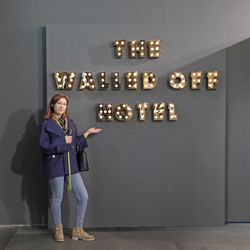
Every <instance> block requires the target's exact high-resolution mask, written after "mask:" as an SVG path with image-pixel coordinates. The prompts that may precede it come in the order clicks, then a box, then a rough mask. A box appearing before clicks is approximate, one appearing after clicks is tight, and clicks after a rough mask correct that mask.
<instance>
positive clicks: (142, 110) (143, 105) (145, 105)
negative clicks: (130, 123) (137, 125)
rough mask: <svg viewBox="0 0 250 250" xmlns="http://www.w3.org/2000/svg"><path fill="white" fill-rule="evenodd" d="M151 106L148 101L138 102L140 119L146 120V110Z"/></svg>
mask: <svg viewBox="0 0 250 250" xmlns="http://www.w3.org/2000/svg"><path fill="white" fill-rule="evenodd" d="M148 108H149V104H148V102H144V103H138V104H137V109H139V111H140V112H139V119H140V121H145V118H146V114H145V110H146V109H148Z"/></svg>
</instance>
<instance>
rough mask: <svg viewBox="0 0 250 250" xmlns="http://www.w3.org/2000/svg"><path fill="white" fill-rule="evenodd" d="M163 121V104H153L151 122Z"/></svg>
mask: <svg viewBox="0 0 250 250" xmlns="http://www.w3.org/2000/svg"><path fill="white" fill-rule="evenodd" d="M164 119H165V103H164V102H160V103H153V120H155V121H162V120H164Z"/></svg>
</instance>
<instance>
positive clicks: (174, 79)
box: [168, 72, 187, 89]
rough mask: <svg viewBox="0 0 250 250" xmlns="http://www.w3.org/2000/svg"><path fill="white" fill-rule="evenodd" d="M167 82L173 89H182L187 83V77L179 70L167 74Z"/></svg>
mask: <svg viewBox="0 0 250 250" xmlns="http://www.w3.org/2000/svg"><path fill="white" fill-rule="evenodd" d="M168 79H169V84H170V86H171V87H172V88H174V89H183V88H184V87H185V86H186V85H187V78H186V76H185V75H184V74H183V73H181V72H174V73H172V74H171V75H170V76H169V78H168Z"/></svg>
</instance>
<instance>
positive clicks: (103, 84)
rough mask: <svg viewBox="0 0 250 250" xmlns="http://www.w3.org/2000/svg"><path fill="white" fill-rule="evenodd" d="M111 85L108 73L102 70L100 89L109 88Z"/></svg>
mask: <svg viewBox="0 0 250 250" xmlns="http://www.w3.org/2000/svg"><path fill="white" fill-rule="evenodd" d="M108 86H109V83H107V82H106V73H105V72H100V73H99V89H104V90H105V89H107V88H108Z"/></svg>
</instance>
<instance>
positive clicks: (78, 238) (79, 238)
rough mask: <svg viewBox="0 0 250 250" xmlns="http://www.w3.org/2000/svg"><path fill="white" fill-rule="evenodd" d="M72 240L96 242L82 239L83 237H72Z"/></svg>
mask: <svg viewBox="0 0 250 250" xmlns="http://www.w3.org/2000/svg"><path fill="white" fill-rule="evenodd" d="M72 240H86V241H92V240H95V238H94V239H84V238H81V237H72Z"/></svg>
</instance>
